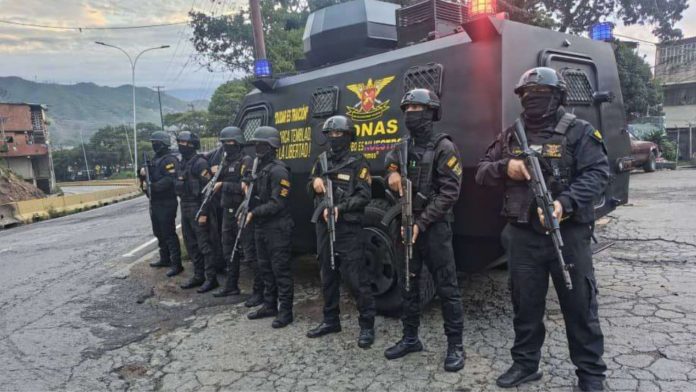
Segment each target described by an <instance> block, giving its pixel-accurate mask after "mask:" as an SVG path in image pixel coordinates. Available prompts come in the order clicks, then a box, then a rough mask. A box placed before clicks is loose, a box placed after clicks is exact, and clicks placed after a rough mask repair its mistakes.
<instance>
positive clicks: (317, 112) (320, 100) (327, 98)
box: [311, 86, 339, 118]
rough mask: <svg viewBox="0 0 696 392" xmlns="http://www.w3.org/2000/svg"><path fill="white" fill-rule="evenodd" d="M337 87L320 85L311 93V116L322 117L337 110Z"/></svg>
mask: <svg viewBox="0 0 696 392" xmlns="http://www.w3.org/2000/svg"><path fill="white" fill-rule="evenodd" d="M338 92H339V90H338V87H336V86H330V87H320V88H318V89H316V90H315V91H314V92H313V93H312V106H311V108H312V117H314V118H322V117H329V116H331V115H334V114H335V113H336V112H337V111H338Z"/></svg>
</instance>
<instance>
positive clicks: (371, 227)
mask: <svg viewBox="0 0 696 392" xmlns="http://www.w3.org/2000/svg"><path fill="white" fill-rule="evenodd" d="M389 207H391V204H390V203H389V202H388V201H387V200H384V199H373V200H372V201H370V204H368V205H367V207H366V208H365V218H364V221H363V227H364V228H363V231H362V233H361V235H362V238H361V240H362V242H363V244H364V249H365V268H367V269H368V270H369V271H371V275H372V277H373V283H372V292H373V293H374V295H375V303H376V307H377V312H378V313H379V314H382V315H385V316H394V317H396V316H399V315H400V314H401V292H400V289H399V285H398V280H397V279H403V278H402V276H403V259H402V258H401V257H399V256H398V254H399V253H400V252H399V251H398V250H397V248H396V246H395V244H396V240H400V239H399V236H398V228H399V224H398V220H394V221H393V222H392V223H391V224H390V225H389V227H385V226H384V225H382V223H381V221H382V218H383V217H384V214H385V213H386V212H387V210H388V209H389ZM397 276H398V278H397ZM346 280H347V282H349V283H348V284H349V285H350V284H351V283H350V282H357V279H346ZM349 288H350V290H351V291H352V292H353V293H355V292H357V289H358V288H357V287H350V286H349ZM434 295H435V285H434V283H433V279H432V277H431V276H430V272H429V271H428V269H427V268H426V267H425V266H424V267H423V272H422V273H421V280H420V301H421V307H424V306H426V305H427V304H428V303H429V302H430V301H431V300H432V299H433V297H434Z"/></svg>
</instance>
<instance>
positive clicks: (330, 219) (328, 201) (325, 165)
mask: <svg viewBox="0 0 696 392" xmlns="http://www.w3.org/2000/svg"><path fill="white" fill-rule="evenodd" d="M319 166H321V172H322V175H323V177H324V185H326V186H325V192H324V208H326V209H327V211H328V214H327V221H326V229H327V231H328V232H329V254H330V257H331V269H332V270H335V269H336V261H335V259H336V258H335V252H334V244H335V243H336V214H335V211H334V194H333V183H332V181H331V176H329V174H328V173H327V172H328V170H329V162H328V159H327V157H326V152H323V153H321V154H320V155H319Z"/></svg>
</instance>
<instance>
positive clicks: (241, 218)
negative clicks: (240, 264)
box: [230, 158, 259, 262]
mask: <svg viewBox="0 0 696 392" xmlns="http://www.w3.org/2000/svg"><path fill="white" fill-rule="evenodd" d="M258 167H259V158H254V164H253V165H252V168H251V183H250V184H249V188H247V192H246V194H245V195H244V201H242V204H240V205H239V207H238V208H237V214H236V215H235V218H237V237H236V238H235V239H234V245H233V246H232V255H231V256H230V262H232V261H233V260H234V257H235V255H236V254H237V246H238V245H239V239H240V238H242V231H244V229H245V228H246V226H247V223H248V222H247V215H248V213H249V201H250V200H251V195H252V193H253V192H254V181H255V180H256V170H257V169H258ZM242 175H243V173H242Z"/></svg>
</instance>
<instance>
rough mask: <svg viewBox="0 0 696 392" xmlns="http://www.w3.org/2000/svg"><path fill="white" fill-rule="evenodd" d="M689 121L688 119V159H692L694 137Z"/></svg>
mask: <svg viewBox="0 0 696 392" xmlns="http://www.w3.org/2000/svg"><path fill="white" fill-rule="evenodd" d="M692 125H693V124H692V123H691V121H689V160H690V161H691V160H692V159H694V137H693V132H691V131H692V129H691V127H692Z"/></svg>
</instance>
